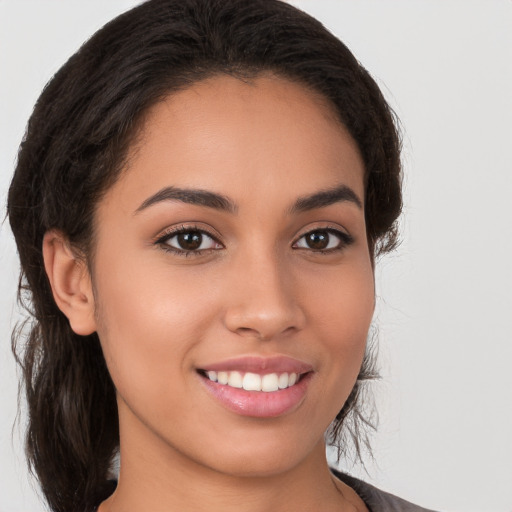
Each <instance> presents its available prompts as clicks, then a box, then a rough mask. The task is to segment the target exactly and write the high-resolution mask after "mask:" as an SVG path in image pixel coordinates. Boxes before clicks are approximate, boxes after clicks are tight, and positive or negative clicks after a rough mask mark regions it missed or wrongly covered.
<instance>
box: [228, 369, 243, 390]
mask: <svg viewBox="0 0 512 512" xmlns="http://www.w3.org/2000/svg"><path fill="white" fill-rule="evenodd" d="M228 386H231V387H232V388H241V387H242V374H241V373H239V372H229V380H228Z"/></svg>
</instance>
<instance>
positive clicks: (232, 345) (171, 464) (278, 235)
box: [44, 75, 374, 512]
mask: <svg viewBox="0 0 512 512" xmlns="http://www.w3.org/2000/svg"><path fill="white" fill-rule="evenodd" d="M170 187H172V189H170ZM177 189H180V190H184V189H186V190H187V191H188V192H187V193H189V196H187V197H188V199H187V198H185V199H184V197H185V196H183V195H182V196H181V198H176V197H174V196H173V195H172V193H171V194H169V190H172V191H176V190H177ZM198 190H199V191H202V192H205V191H206V192H207V193H212V194H216V195H217V196H221V198H222V201H224V200H225V203H223V202H222V201H220V202H219V201H217V203H215V201H214V202H212V201H210V200H209V199H207V200H206V202H205V201H202V200H198V197H197V194H196V192H197V191H198ZM340 190H342V191H343V192H344V193H342V194H340V193H339V191H340ZM347 190H348V191H349V192H350V193H351V194H352V195H351V194H350V193H349V194H348V195H347V193H346V192H347ZM162 191H163V192H162ZM326 191H331V192H332V191H337V192H336V193H331V194H330V199H329V200H327V201H324V202H323V203H319V202H318V201H316V202H315V201H314V200H313V201H310V202H309V205H308V206H304V205H305V204H306V203H307V201H305V200H304V199H305V198H310V199H311V197H312V196H315V197H316V198H317V199H318V197H319V196H318V194H319V193H323V192H326ZM203 195H204V194H203ZM207 196H208V194H207ZM217 196H215V197H217ZM325 196H326V195H325V194H324V196H322V197H324V198H325ZM173 197H174V198H173ZM208 197H210V196H208ZM301 200H302V202H301ZM324 203H328V204H324ZM358 203H359V204H358ZM300 205H302V207H300ZM95 226H96V230H95V240H94V249H93V250H94V257H93V259H91V260H90V261H91V262H92V264H91V265H90V266H91V268H92V272H91V274H90V273H89V271H88V269H87V265H86V264H85V263H84V261H83V259H81V258H79V257H78V256H77V254H76V252H75V251H73V250H72V249H71V248H70V247H69V244H68V243H67V241H66V239H65V237H63V236H62V235H61V234H60V233H58V232H56V231H51V232H49V233H47V235H46V237H45V240H44V255H45V264H46V269H47V273H48V276H49V278H50V282H51V284H52V288H53V292H54V296H55V299H56V301H57V303H58V305H59V307H60V308H61V310H62V311H63V312H64V313H65V314H66V316H67V317H68V318H69V320H70V323H71V326H72V328H73V329H74V330H75V331H76V332H77V333H79V334H89V333H91V332H94V331H97V332H98V335H99V337H100V340H101V344H102V348H103V352H104V355H105V358H106V361H107V365H108V368H109V371H110V373H111V376H112V379H113V382H114V384H115V386H116V389H117V400H118V407H119V422H120V439H121V447H120V448H121V470H120V478H119V483H118V487H117V490H116V491H115V493H114V494H113V495H112V496H111V497H110V498H109V499H108V500H106V501H105V502H104V503H103V504H102V505H101V506H100V509H99V512H121V511H122V512H138V511H141V510H151V511H152V512H164V511H165V512H173V511H180V512H184V511H195V512H200V511H208V512H211V511H222V512H230V511H237V512H240V511H243V512H253V511H258V512H263V511H270V510H272V511H283V512H284V511H292V510H293V511H294V512H297V511H309V510H322V511H336V512H340V511H348V510H358V511H363V510H366V507H365V505H364V503H363V502H362V500H361V499H360V498H359V497H358V496H357V495H356V493H355V492H354V491H353V490H352V489H350V488H349V487H347V486H346V485H345V484H342V483H341V482H339V481H337V480H336V479H334V478H333V477H332V475H331V474H330V472H329V469H328V466H327V462H326V458H325V445H324V432H325V430H326V429H327V428H328V426H329V424H330V422H331V421H332V420H333V418H334V417H335V416H336V414H337V413H338V412H339V411H340V409H341V408H342V406H343V404H344V402H345V401H346V399H347V397H348V395H349V393H350V391H351V389H352V387H353V385H354V383H355V380H356V377H357V374H358V371H359V368H360V366H361V362H362V358H363V355H364V351H365V345H366V337H367V333H368V329H369V325H370V322H371V319H372V314H373V310H374V276H373V268H372V261H371V257H370V254H369V250H368V245H367V239H366V226H365V218H364V165H363V162H362V159H361V156H360V154H359V151H358V148H357V146H356V144H355V142H354V141H353V139H352V138H351V137H350V135H349V134H348V132H347V131H346V129H345V128H344V127H343V126H342V125H341V123H340V122H339V121H338V120H337V119H336V116H335V114H334V112H333V109H332V107H331V106H330V105H328V104H327V102H326V101H325V100H324V99H323V98H321V97H319V96H318V95H316V94H315V93H313V92H311V91H309V90H308V89H306V88H305V87H303V86H302V85H298V84H296V83H292V82H289V81H287V80H285V79H282V78H279V77H275V76H272V75H261V76H259V77H258V78H255V79H253V80H251V81H249V82H247V81H241V80H239V79H236V78H233V77H228V76H217V77H213V78H211V79H208V80H206V81H203V82H200V83H197V84H195V85H193V86H191V87H190V88H188V89H186V90H184V91H181V92H179V93H176V94H173V95H171V96H169V97H168V98H166V99H165V100H164V101H161V102H160V103H158V104H156V105H155V106H154V107H153V108H152V109H151V110H150V111H149V112H148V113H147V115H146V116H145V120H144V124H143V126H142V128H141V131H140V133H139V135H138V137H137V138H136V142H135V143H134V146H133V148H132V150H131V152H130V155H129V158H128V159H127V164H126V168H125V170H124V171H123V173H122V174H121V177H120V179H119V180H118V181H117V182H116V183H115V184H114V185H113V186H112V187H111V188H110V189H109V190H108V191H107V193H106V195H105V196H104V197H103V198H102V200H101V201H100V203H99V204H98V207H97V211H96V215H95ZM176 230H179V232H180V234H176ZM277 355H284V356H289V357H292V358H295V359H298V360H300V361H303V362H306V363H308V364H310V365H312V367H313V372H312V374H311V378H310V381H309V384H308V387H307V391H306V393H305V395H304V397H303V399H302V400H301V401H300V402H299V403H298V404H297V405H296V406H295V407H294V408H292V409H291V410H289V411H287V412H286V413H285V414H282V415H280V416H277V417H272V418H256V417H251V416H243V415H240V414H237V413H236V412H234V411H232V410H229V409H227V408H226V407H225V406H224V405H223V404H221V403H220V402H219V401H218V400H217V399H216V398H215V397H214V396H212V394H211V393H210V392H209V391H208V390H207V387H206V386H205V385H204V377H203V376H202V375H201V374H200V372H199V371H198V370H200V369H201V368H204V367H205V365H208V364H211V363H215V362H217V361H224V360H226V359H230V358H234V357H240V356H258V357H260V356H263V357H270V356H277ZM98 414H101V411H98Z"/></svg>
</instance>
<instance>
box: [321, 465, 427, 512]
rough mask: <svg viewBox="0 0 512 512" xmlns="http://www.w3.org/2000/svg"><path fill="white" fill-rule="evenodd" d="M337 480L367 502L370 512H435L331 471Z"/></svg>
mask: <svg viewBox="0 0 512 512" xmlns="http://www.w3.org/2000/svg"><path fill="white" fill-rule="evenodd" d="M331 471H332V473H333V475H334V476H336V478H339V479H340V480H341V481H342V482H344V483H346V484H347V485H349V486H350V487H352V489H354V491H356V493H357V494H358V495H359V496H360V497H361V499H362V500H363V501H364V502H365V504H366V506H367V507H368V509H369V510H370V512H433V511H432V510H429V509H426V508H423V507H419V506H418V505H414V504H412V503H410V502H408V501H406V500H403V499H402V498H399V497H398V496H394V495H393V494H389V493H388V492H385V491H381V490H380V489H377V488H376V487H374V486H373V485H370V484H367V483H366V482H363V481H362V480H359V479H357V478H354V477H351V476H350V475H346V474H345V473H340V472H339V471H336V470H334V469H331Z"/></svg>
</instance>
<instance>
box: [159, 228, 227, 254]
mask: <svg viewBox="0 0 512 512" xmlns="http://www.w3.org/2000/svg"><path fill="white" fill-rule="evenodd" d="M212 231H213V229H211V230H210V229H208V228H205V227H203V226H199V225H197V224H180V225H178V226H171V227H168V228H166V229H165V230H164V231H163V232H160V233H159V234H158V235H157V236H156V237H155V238H153V240H152V243H153V245H158V246H160V247H161V248H162V249H164V250H166V251H170V252H173V253H175V254H178V255H182V256H189V255H200V254H204V253H206V252H209V251H216V250H219V249H213V248H210V249H199V250H195V251H192V250H190V251H187V250H185V249H177V248H176V247H172V246H171V245H169V244H167V243H166V242H167V241H168V240H170V239H171V238H173V237H175V236H177V235H179V234H181V233H189V232H198V233H201V234H203V235H206V236H207V237H209V238H211V239H212V240H213V241H215V242H216V243H217V244H219V245H221V246H222V247H224V244H223V243H222V242H221V241H220V240H219V238H220V236H219V235H218V234H216V233H215V234H214V233H212Z"/></svg>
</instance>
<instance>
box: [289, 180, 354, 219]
mask: <svg viewBox="0 0 512 512" xmlns="http://www.w3.org/2000/svg"><path fill="white" fill-rule="evenodd" d="M345 201H348V202H350V203H353V204H355V205H356V206H357V207H358V208H360V209H361V210H362V209H363V203H362V201H361V199H359V197H358V196H357V194H356V193H355V192H354V191H353V190H352V189H351V188H350V187H347V186H346V185H339V186H337V187H334V188H329V189H326V190H321V191H320V192H315V193H314V194H311V195H308V196H303V197H299V199H297V201H295V204H294V205H293V206H292V208H291V210H290V213H301V212H307V211H309V210H314V209H315V208H324V207H326V206H330V205H331V204H335V203H341V202H345Z"/></svg>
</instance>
